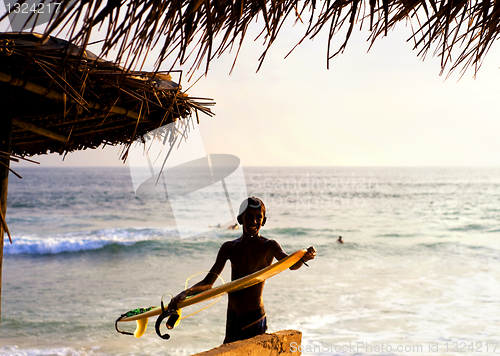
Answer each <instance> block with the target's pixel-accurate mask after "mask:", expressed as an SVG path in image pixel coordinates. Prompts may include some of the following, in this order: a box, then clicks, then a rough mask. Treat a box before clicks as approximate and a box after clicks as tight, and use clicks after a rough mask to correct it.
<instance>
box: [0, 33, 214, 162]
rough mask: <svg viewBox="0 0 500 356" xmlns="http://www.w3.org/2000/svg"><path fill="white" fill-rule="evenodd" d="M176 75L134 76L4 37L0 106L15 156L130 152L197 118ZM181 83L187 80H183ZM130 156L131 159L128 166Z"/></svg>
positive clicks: (62, 45) (36, 39) (71, 49)
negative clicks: (109, 148) (106, 149)
mask: <svg viewBox="0 0 500 356" xmlns="http://www.w3.org/2000/svg"><path fill="white" fill-rule="evenodd" d="M173 74H179V75H180V74H181V73H173V72H170V73H148V72H132V71H127V70H124V69H123V68H121V67H120V66H118V65H116V64H115V63H112V62H108V61H104V60H101V59H99V58H98V57H97V56H95V55H94V54H92V53H91V52H88V51H83V50H82V48H81V47H77V46H74V45H72V44H70V43H69V42H67V41H64V40H60V39H57V38H53V37H47V38H45V39H44V40H42V35H36V34H31V33H0V104H1V106H2V107H3V108H4V112H3V118H10V119H11V120H12V143H11V149H12V152H11V153H13V154H17V155H19V156H22V157H24V156H32V155H36V154H44V153H48V152H59V153H67V152H72V151H75V150H83V149H87V148H96V147H98V146H100V145H102V144H104V145H116V144H125V150H126V149H127V147H130V144H131V143H132V142H133V141H134V140H136V139H140V137H142V135H144V134H145V133H147V132H148V131H151V130H154V129H156V128H158V127H160V126H162V125H166V124H169V123H173V122H176V121H177V120H178V119H181V120H186V121H189V120H191V119H192V116H191V115H192V114H196V117H197V113H198V111H200V112H203V113H205V114H208V115H212V112H211V110H210V108H209V106H211V105H212V104H213V102H212V101H211V99H208V101H205V99H200V98H191V97H189V96H188V95H187V94H186V93H183V92H182V91H181V86H180V85H179V84H177V83H175V82H173V81H172V75H173ZM179 81H180V80H179ZM125 158H126V155H124V159H125Z"/></svg>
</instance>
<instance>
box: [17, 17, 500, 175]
mask: <svg viewBox="0 0 500 356" xmlns="http://www.w3.org/2000/svg"><path fill="white" fill-rule="evenodd" d="M304 30H305V28H304V25H302V24H298V25H296V26H295V27H291V26H288V27H285V28H283V30H282V33H281V36H279V39H278V41H277V42H276V43H275V44H274V45H273V47H272V49H271V51H270V53H269V54H268V56H267V58H266V60H265V62H264V65H263V67H262V69H261V70H260V71H259V72H258V73H256V69H257V67H258V58H259V56H260V54H261V52H262V51H263V49H264V47H262V46H261V44H260V42H259V41H257V42H252V40H253V38H252V37H251V35H249V36H248V38H247V42H246V43H245V44H244V46H243V49H242V50H241V52H240V55H239V59H238V61H237V64H236V67H235V70H234V71H233V73H232V74H231V75H229V71H230V68H231V64H232V60H233V56H234V54H233V53H227V54H225V55H223V57H222V58H221V59H219V60H216V61H214V62H213V63H212V65H211V69H210V71H209V73H208V76H206V77H203V78H202V79H201V80H200V81H199V82H198V83H197V84H196V85H195V86H194V87H193V88H192V89H190V90H189V92H188V93H189V94H190V95H191V96H198V97H200V96H201V97H208V98H213V99H214V100H215V101H216V103H217V104H216V106H215V107H214V108H213V111H214V112H215V113H216V116H214V117H212V118H210V117H207V116H204V115H201V116H200V122H201V123H200V125H199V126H198V128H199V130H200V131H201V135H202V138H203V142H204V145H205V149H206V151H207V152H208V153H230V154H234V155H236V156H238V157H239V158H240V159H241V160H242V164H243V166H259V165H264V166H283V165H284V166H293V165H299V166H306V165H314V166H336V165H341V166H498V165H500V155H499V154H498V153H499V152H500V140H499V139H498V133H499V132H500V120H499V119H498V116H499V114H498V113H499V112H500V110H499V109H500V100H499V93H498V83H500V71H499V65H500V49H499V48H498V44H496V47H495V46H493V48H492V49H491V50H490V53H489V54H488V56H487V57H486V60H485V62H484V64H483V67H482V68H481V70H480V71H479V73H478V75H477V78H476V79H473V78H472V77H473V74H474V72H473V69H470V70H469V71H468V72H467V73H466V74H465V76H464V77H463V78H462V79H460V80H459V81H458V79H459V73H458V72H457V73H456V74H454V75H452V76H451V77H450V78H449V79H447V80H445V76H439V72H440V66H439V63H440V62H439V59H438V58H432V57H428V58H426V59H425V61H423V62H422V60H421V59H419V58H418V57H417V53H416V51H413V50H412V45H411V43H408V42H406V39H407V38H408V37H409V36H410V32H409V29H408V28H407V27H405V24H404V23H401V24H399V26H398V28H397V30H396V31H393V32H390V33H389V35H388V37H387V38H382V39H380V40H378V41H377V42H376V43H375V45H374V46H373V47H372V49H371V50H370V51H369V52H368V53H367V50H368V47H369V44H368V42H366V39H367V38H368V35H369V34H368V32H366V31H363V32H359V31H357V32H353V36H352V40H351V42H350V43H349V44H348V46H347V49H346V51H345V52H344V53H343V54H341V55H339V56H338V57H336V58H334V59H332V60H331V61H330V69H329V70H327V68H326V59H325V58H326V38H325V37H324V36H323V37H321V38H317V39H315V40H314V41H304V42H303V43H302V44H301V45H300V46H299V47H297V49H296V50H295V51H294V52H293V53H292V54H291V55H290V56H289V57H288V58H286V59H284V57H285V55H286V54H287V53H288V52H289V50H290V49H291V48H293V46H294V45H295V43H297V41H298V40H299V39H300V34H302V33H303V32H304ZM254 33H255V32H254ZM342 40H343V38H341V37H339V38H338V40H337V42H336V44H337V46H338V45H339V44H340V43H341V42H342ZM334 46H335V45H334ZM154 60H155V58H154V56H152V57H151V58H150V59H149V60H148V62H147V64H146V67H145V68H144V69H145V70H152V69H153V64H154ZM168 68H169V64H168V63H167V64H165V65H164V66H163V67H162V69H168ZM201 74H202V73H199V75H201ZM186 77H187V76H186V75H184V78H186ZM181 84H182V85H183V87H184V88H188V87H189V86H190V85H191V84H192V83H189V82H187V81H186V80H185V79H184V80H183V82H182V83H181ZM119 152H120V149H119V148H118V147H109V148H106V149H104V150H102V149H97V150H87V151H85V152H79V153H71V154H68V155H67V157H66V159H65V161H64V162H62V156H59V155H50V156H37V157H36V159H37V160H39V161H40V162H42V164H43V165H44V166H49V165H63V166H80V165H89V166H98V165H99V166H102V165H106V166H120V165H123V164H122V163H121V161H120V160H119V157H118V154H119ZM14 165H15V163H14V164H13V167H14ZM17 166H19V164H17Z"/></svg>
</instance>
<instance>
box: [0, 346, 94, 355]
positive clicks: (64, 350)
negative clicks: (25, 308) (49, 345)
mask: <svg viewBox="0 0 500 356" xmlns="http://www.w3.org/2000/svg"><path fill="white" fill-rule="evenodd" d="M94 351H96V350H95V349H94V348H92V349H90V350H79V351H77V350H75V349H73V348H71V347H60V348H54V349H20V348H19V347H18V346H4V347H2V348H0V356H4V355H5V356H7V355H8V356H86V355H95V353H94Z"/></svg>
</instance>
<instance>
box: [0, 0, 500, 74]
mask: <svg viewBox="0 0 500 356" xmlns="http://www.w3.org/2000/svg"><path fill="white" fill-rule="evenodd" d="M43 1H44V2H46V3H50V2H51V1H53V0H43ZM18 2H24V0H18ZM59 2H60V3H61V7H60V9H61V11H59V12H58V13H57V14H54V16H53V17H52V19H51V22H50V26H48V29H47V34H51V33H54V31H56V29H58V28H61V27H62V28H65V29H67V30H69V31H70V33H71V34H72V38H71V41H72V42H75V41H76V43H78V44H80V45H83V46H85V45H86V44H87V43H89V41H90V35H91V33H92V31H95V30H96V29H97V28H101V27H103V28H104V29H105V40H104V43H103V47H102V49H103V53H104V54H108V53H109V51H111V50H112V49H114V48H117V49H118V56H117V60H118V61H122V63H126V64H127V65H133V64H134V63H138V62H139V60H140V59H141V58H142V57H143V56H145V55H146V54H147V52H148V51H149V50H150V49H151V48H152V47H153V46H157V45H159V46H161V51H160V56H159V59H158V62H157V65H158V66H159V64H160V63H162V62H163V61H165V59H167V58H169V59H173V60H174V63H175V61H178V63H181V64H184V63H186V62H187V61H188V60H189V61H190V63H191V66H192V67H191V68H192V69H193V68H199V67H200V66H201V65H202V64H203V63H205V65H206V67H205V68H206V70H208V68H209V63H210V61H211V60H213V59H214V58H216V57H217V56H219V55H221V54H222V53H223V52H225V51H226V50H227V49H229V48H231V47H233V46H235V47H238V48H239V46H240V45H241V43H242V42H243V40H244V39H245V35H246V33H247V29H248V27H249V24H250V23H251V22H252V21H256V20H257V18H258V17H259V16H260V17H261V18H262V19H263V21H261V23H262V24H263V25H262V26H263V29H262V32H261V35H262V36H263V37H264V39H265V49H264V51H263V53H262V56H261V57H260V65H261V64H262V62H263V61H264V58H265V56H266V53H267V51H268V50H269V47H270V46H271V45H272V44H273V42H274V41H275V39H276V38H277V36H278V34H279V33H280V31H281V30H282V28H283V24H284V22H285V20H286V19H287V18H294V19H296V20H300V21H302V18H304V17H308V20H307V24H308V26H307V29H306V31H305V34H304V38H314V37H315V36H317V35H318V34H319V33H320V32H321V31H322V30H324V29H323V28H324V27H326V29H325V31H328V44H327V46H328V56H327V59H328V60H329V59H330V58H332V57H333V56H335V55H336V54H338V53H340V52H342V51H343V49H344V48H345V46H346V44H347V43H348V40H349V38H350V36H351V33H352V31H353V29H354V26H355V25H356V24H359V25H360V26H361V25H362V24H363V23H365V22H369V27H370V30H371V33H372V34H371V41H375V40H376V39H377V38H379V37H381V36H384V35H386V34H387V32H388V30H390V29H391V28H393V27H394V26H395V25H396V23H398V22H400V21H404V20H410V23H411V25H412V29H413V37H412V39H413V41H414V44H415V49H417V50H418V53H419V54H420V55H421V56H425V55H426V54H427V53H428V52H429V51H434V52H435V53H433V54H437V55H438V56H440V57H441V67H442V68H443V69H444V68H445V67H449V68H450V71H453V70H454V69H455V68H457V67H458V66H462V68H463V69H466V68H468V67H470V66H473V67H474V68H475V69H476V70H477V69H478V68H479V66H480V64H481V61H482V59H483V58H484V56H485V54H486V53H487V52H488V50H489V48H490V46H491V45H492V43H493V42H494V40H495V39H496V38H497V36H498V33H499V30H500V23H499V19H500V2H499V1H492V0H476V1H474V0H470V1H468V0H365V1H361V0H302V1H299V0H253V1H249V0H217V1H215V0H169V1H164V0H148V1H144V0H143V1H140V0H136V1H125V0H108V1H107V2H104V1H102V0H87V1H74V0H59ZM5 16H6V15H5ZM5 16H4V19H5ZM82 24H83V25H82ZM341 29H343V30H345V31H346V35H345V42H344V43H343V44H342V45H341V47H340V48H337V49H332V48H331V41H332V38H333V37H334V36H335V35H338V34H339V31H340V30H341ZM455 53H457V56H456V58H453V56H454V55H455ZM260 65H259V68H260Z"/></svg>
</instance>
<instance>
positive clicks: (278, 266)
mask: <svg viewBox="0 0 500 356" xmlns="http://www.w3.org/2000/svg"><path fill="white" fill-rule="evenodd" d="M306 252H307V250H305V249H302V250H298V251H296V252H294V253H292V254H291V255H288V256H287V257H285V258H283V259H282V260H280V261H278V262H276V263H274V264H272V265H270V266H269V267H266V268H263V269H261V270H259V271H257V272H254V273H252V274H249V275H248V276H246V277H242V278H239V279H237V280H235V281H232V282H230V283H226V284H223V285H221V286H218V287H215V288H211V289H209V290H206V291H204V292H202V293H199V294H196V295H194V296H190V297H187V298H186V299H185V300H183V301H182V302H180V303H179V304H178V305H177V307H178V308H179V309H182V308H185V307H187V306H190V305H193V304H196V303H200V302H203V301H205V300H208V299H212V298H216V297H219V296H221V295H223V294H226V293H232V292H236V291H239V290H242V289H244V288H248V287H251V286H253V285H256V284H258V283H261V282H264V281H265V280H266V279H268V278H271V277H272V276H275V275H277V274H278V273H281V272H283V271H284V270H286V269H287V268H290V267H291V266H293V265H294V264H295V263H297V262H298V261H299V260H300V259H301V258H302V257H303V256H304V255H305V254H306ZM129 313H131V314H134V315H130V316H127V314H128V313H126V314H123V315H122V316H121V317H120V318H118V320H117V321H116V323H118V322H127V321H134V320H135V321H137V327H136V330H135V332H134V334H133V335H135V337H141V336H142V335H143V334H144V332H145V330H146V326H147V324H148V318H150V317H153V316H156V315H160V314H161V313H162V308H161V307H150V308H145V309H140V310H139V309H136V310H135V311H131V312H129ZM116 323H115V326H116ZM116 330H117V331H118V332H121V333H124V334H132V333H127V332H122V331H120V330H118V328H116Z"/></svg>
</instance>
